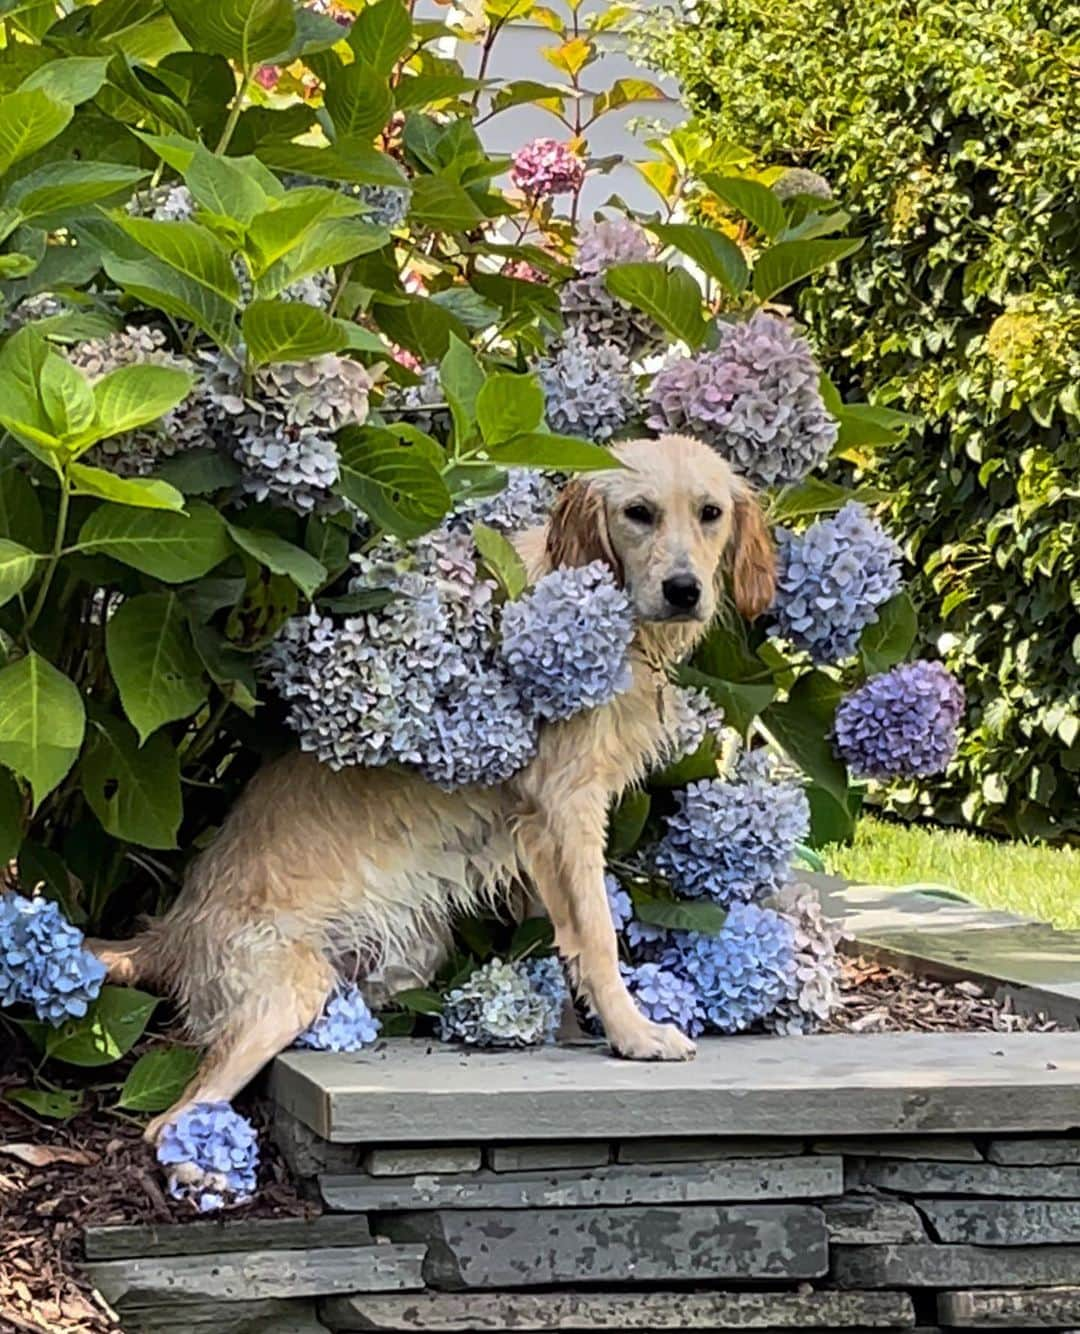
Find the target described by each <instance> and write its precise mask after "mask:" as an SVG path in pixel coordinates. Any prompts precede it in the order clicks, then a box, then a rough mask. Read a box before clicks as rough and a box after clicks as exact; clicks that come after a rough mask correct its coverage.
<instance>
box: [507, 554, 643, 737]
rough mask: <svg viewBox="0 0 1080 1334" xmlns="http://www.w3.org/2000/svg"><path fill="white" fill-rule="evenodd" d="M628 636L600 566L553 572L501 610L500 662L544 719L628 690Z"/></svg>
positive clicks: (627, 622)
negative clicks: (501, 656)
mask: <svg viewBox="0 0 1080 1334" xmlns="http://www.w3.org/2000/svg"><path fill="white" fill-rule="evenodd" d="M633 637H634V620H633V613H632V611H631V608H630V603H629V601H628V599H627V597H626V594H625V593H624V592H623V591H622V589H621V588H619V587H618V586H617V585H616V583H615V580H614V578H613V577H612V573H611V571H610V570H609V569H608V567H607V566H606V565H605V564H604V563H603V562H602V561H593V562H592V563H591V564H589V565H583V566H580V567H578V568H576V569H565V570H555V571H553V572H552V573H551V574H547V575H545V576H544V577H543V578H542V579H540V580H539V581H538V582H537V584H536V587H535V588H534V589H533V590H532V592H531V593H528V594H526V596H525V597H523V598H521V599H520V600H519V601H517V602H511V603H508V604H507V606H506V607H505V609H504V610H503V616H502V654H503V659H504V661H505V662H506V665H507V667H508V669H509V671H510V675H511V676H512V677H513V679H514V680H515V681H516V682H517V685H518V688H519V689H520V690H521V692H522V694H523V696H524V697H525V698H526V699H527V700H528V701H529V703H530V704H531V705H532V706H533V708H535V710H536V712H537V713H538V714H539V715H540V716H541V717H542V718H546V719H548V720H550V721H556V720H558V719H560V718H569V717H571V716H572V715H573V714H575V713H580V712H581V711H582V710H583V709H594V708H596V707H597V706H598V705H601V704H607V703H608V702H609V701H610V700H612V699H614V698H615V696H616V695H619V694H621V693H622V692H623V691H624V690H628V689H629V688H630V684H631V680H632V673H631V670H630V662H629V658H628V650H629V648H630V641H631V640H632V639H633Z"/></svg>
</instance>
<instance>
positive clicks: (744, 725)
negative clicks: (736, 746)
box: [679, 667, 776, 733]
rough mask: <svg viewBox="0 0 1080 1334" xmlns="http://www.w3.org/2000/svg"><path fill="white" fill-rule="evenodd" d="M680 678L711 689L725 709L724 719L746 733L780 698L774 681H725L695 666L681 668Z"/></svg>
mask: <svg viewBox="0 0 1080 1334" xmlns="http://www.w3.org/2000/svg"><path fill="white" fill-rule="evenodd" d="M679 680H680V682H681V683H682V684H683V685H686V686H697V687H699V688H700V689H702V690H707V691H708V693H709V695H710V696H711V697H712V699H714V700H715V701H716V703H717V704H719V705H720V707H721V708H722V709H723V711H724V721H725V722H726V723H727V724H728V726H729V727H734V728H735V730H736V731H737V732H742V733H745V732H746V730H747V729H748V728H749V726H750V724H751V723H752V722H753V721H754V719H755V718H756V717H757V716H758V714H760V713H761V712H762V711H763V710H764V709H766V708H767V707H768V705H769V704H770V703H771V702H772V700H773V699H774V698H775V697H776V687H775V686H774V685H772V684H767V685H766V684H760V685H759V684H749V683H746V682H738V681H722V680H721V679H720V678H719V677H716V676H710V675H709V674H708V673H707V672H702V671H699V670H698V669H697V668H695V667H682V668H680V670H679Z"/></svg>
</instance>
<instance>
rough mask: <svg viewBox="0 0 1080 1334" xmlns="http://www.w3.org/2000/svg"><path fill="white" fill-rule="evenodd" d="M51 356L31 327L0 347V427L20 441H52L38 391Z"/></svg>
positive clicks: (30, 325)
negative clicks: (0, 384) (0, 394)
mask: <svg viewBox="0 0 1080 1334" xmlns="http://www.w3.org/2000/svg"><path fill="white" fill-rule="evenodd" d="M51 355H55V354H53V353H51V351H50V348H49V345H48V344H47V343H46V342H45V340H44V339H43V338H42V337H41V336H40V334H38V333H37V332H36V331H35V329H34V327H33V325H32V324H28V325H26V326H24V327H23V328H22V329H19V330H18V331H17V332H16V333H14V334H12V335H11V337H10V338H9V339H8V340H7V341H6V342H5V343H4V345H3V347H0V382H2V383H3V386H4V393H3V397H2V398H0V425H3V426H5V427H6V428H7V429H8V430H9V431H10V432H11V433H12V435H14V436H16V437H17V438H18V439H20V440H31V441H34V442H38V443H43V442H44V443H47V442H49V441H55V436H54V434H53V432H52V426H51V423H50V421H49V418H48V416H47V415H46V412H45V409H44V407H43V405H42V400H41V395H40V392H39V388H38V386H39V385H40V383H41V378H42V375H43V374H44V370H45V365H46V362H47V361H48V359H49V357H50V356H51ZM35 452H36V451H35Z"/></svg>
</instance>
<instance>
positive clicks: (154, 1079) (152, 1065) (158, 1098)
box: [116, 1047, 199, 1112]
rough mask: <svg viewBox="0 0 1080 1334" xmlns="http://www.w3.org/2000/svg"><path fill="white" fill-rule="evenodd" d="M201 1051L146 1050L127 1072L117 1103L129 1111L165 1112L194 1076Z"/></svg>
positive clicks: (183, 1049) (170, 1048) (177, 1048)
mask: <svg viewBox="0 0 1080 1334" xmlns="http://www.w3.org/2000/svg"><path fill="white" fill-rule="evenodd" d="M198 1068H199V1053H198V1052H197V1051H195V1050H194V1048H192V1047H161V1048H157V1049H156V1050H154V1051H148V1052H144V1053H143V1054H142V1056H140V1057H139V1059H138V1060H137V1061H136V1062H135V1064H134V1065H133V1066H132V1067H131V1069H130V1071H129V1072H128V1077H127V1079H125V1080H124V1087H123V1088H122V1089H121V1090H120V1100H119V1102H118V1103H117V1104H116V1105H117V1106H118V1107H123V1108H124V1109H125V1110H126V1111H129V1112H163V1111H165V1110H166V1108H168V1107H171V1106H172V1105H173V1103H174V1102H176V1100H177V1099H178V1098H179V1097H180V1095H181V1093H183V1091H184V1089H185V1088H186V1087H187V1085H188V1084H189V1083H190V1082H191V1080H192V1079H193V1078H194V1076H195V1071H196V1070H197V1069H198Z"/></svg>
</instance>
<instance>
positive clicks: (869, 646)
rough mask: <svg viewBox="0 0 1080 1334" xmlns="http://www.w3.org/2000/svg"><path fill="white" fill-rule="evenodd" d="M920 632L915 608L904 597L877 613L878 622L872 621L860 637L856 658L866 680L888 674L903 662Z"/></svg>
mask: <svg viewBox="0 0 1080 1334" xmlns="http://www.w3.org/2000/svg"><path fill="white" fill-rule="evenodd" d="M918 630H919V618H918V616H917V615H916V612H915V605H914V603H913V602H912V601H911V598H910V597H909V596H908V594H907V593H904V592H900V593H897V594H896V596H895V597H891V598H890V599H889V600H888V602H886V603H885V604H884V606H882V607H880V608H879V609H878V614H877V620H876V621H871V623H870V624H869V625H868V626H867V627H866V629H865V630H864V631H863V632H862V634H861V635H860V637H859V657H860V659H861V660H862V665H863V671H865V672H866V674H867V676H872V675H873V674H874V673H875V672H887V671H888V670H889V668H890V667H895V666H896V664H897V663H898V662H903V661H904V659H905V658H906V657H907V655H908V654H909V653H910V652H911V646H912V645H913V644H914V643H915V636H916V634H917V633H918Z"/></svg>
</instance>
